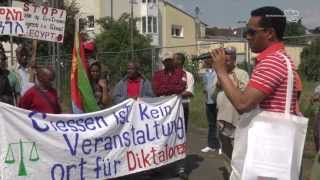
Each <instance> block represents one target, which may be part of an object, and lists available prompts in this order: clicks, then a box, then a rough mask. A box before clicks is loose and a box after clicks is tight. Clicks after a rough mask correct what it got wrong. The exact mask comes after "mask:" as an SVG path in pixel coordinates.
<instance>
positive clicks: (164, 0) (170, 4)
mask: <svg viewBox="0 0 320 180" xmlns="http://www.w3.org/2000/svg"><path fill="white" fill-rule="evenodd" d="M163 3H164V4H166V5H169V6H171V7H173V8H175V9H177V10H178V11H180V12H182V13H183V14H185V15H187V16H189V17H191V18H192V19H196V17H194V16H192V15H191V14H189V13H187V12H185V11H184V10H182V9H180V8H178V7H177V6H176V5H174V4H172V3H171V2H169V1H168V0H163ZM200 22H201V24H204V25H205V26H208V24H206V23H205V22H203V21H201V20H200Z"/></svg>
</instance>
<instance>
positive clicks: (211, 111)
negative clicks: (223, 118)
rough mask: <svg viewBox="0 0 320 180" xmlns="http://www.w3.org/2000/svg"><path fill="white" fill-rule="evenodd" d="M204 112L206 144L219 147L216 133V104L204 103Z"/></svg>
mask: <svg viewBox="0 0 320 180" xmlns="http://www.w3.org/2000/svg"><path fill="white" fill-rule="evenodd" d="M206 114H207V120H208V146H209V147H211V148H214V149H215V148H220V143H219V140H218V133H217V105H216V104H215V103H214V104H206Z"/></svg>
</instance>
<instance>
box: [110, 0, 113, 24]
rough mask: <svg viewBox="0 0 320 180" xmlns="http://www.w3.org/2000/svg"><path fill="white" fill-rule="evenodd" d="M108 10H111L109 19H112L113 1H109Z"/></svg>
mask: <svg viewBox="0 0 320 180" xmlns="http://www.w3.org/2000/svg"><path fill="white" fill-rule="evenodd" d="M110 8H111V11H110V17H111V18H112V19H113V0H110Z"/></svg>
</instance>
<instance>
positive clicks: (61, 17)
mask: <svg viewBox="0 0 320 180" xmlns="http://www.w3.org/2000/svg"><path fill="white" fill-rule="evenodd" d="M13 6H14V7H20V8H22V9H23V11H24V19H25V24H26V33H25V35H24V36H23V37H26V38H32V39H37V40H44V41H51V42H58V43H63V39H64V28H65V23H66V11H65V10H62V9H56V8H51V7H48V6H40V5H36V4H33V3H28V2H20V1H13Z"/></svg>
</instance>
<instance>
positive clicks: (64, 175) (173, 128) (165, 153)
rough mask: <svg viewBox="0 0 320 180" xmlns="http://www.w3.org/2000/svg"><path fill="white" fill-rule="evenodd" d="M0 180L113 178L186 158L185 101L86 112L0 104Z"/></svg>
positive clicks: (133, 103)
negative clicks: (53, 111) (41, 110)
mask: <svg viewBox="0 0 320 180" xmlns="http://www.w3.org/2000/svg"><path fill="white" fill-rule="evenodd" d="M0 132H1V136H0V153H1V162H0V179H32V180H43V179H52V180H55V179H59V180H60V179H69V180H83V179H90V180H92V179H110V178H114V177H120V176H124V175H127V174H132V173H135V172H140V171H144V170H148V169H152V168H156V167H160V166H163V165H166V164H169V163H172V162H174V161H177V160H179V159H182V158H185V155H186V139H185V131H184V117H183V109H182V105H181V98H180V97H177V96H172V97H165V98H147V99H138V100H133V99H128V100H126V101H124V102H122V103H120V104H118V105H115V106H113V107H111V108H109V109H106V110H102V111H98V112H94V113H87V114H61V115H54V114H43V113H39V112H32V111H27V110H23V109H20V108H16V107H13V106H10V105H8V104H4V103H0Z"/></svg>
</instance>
